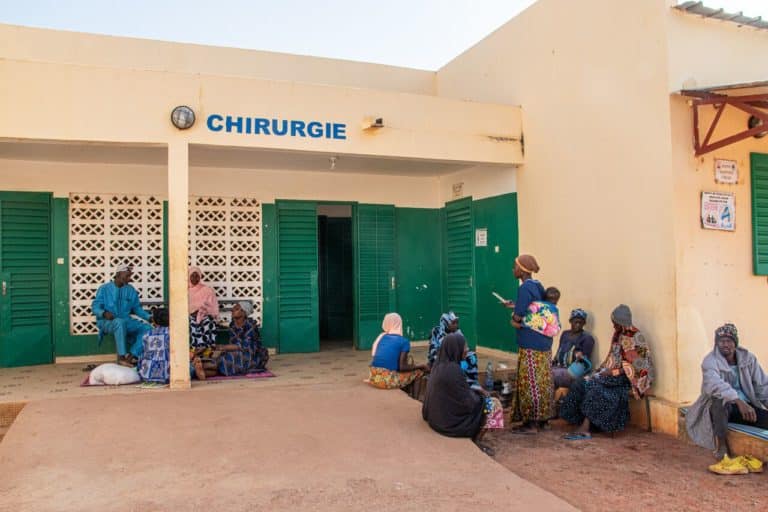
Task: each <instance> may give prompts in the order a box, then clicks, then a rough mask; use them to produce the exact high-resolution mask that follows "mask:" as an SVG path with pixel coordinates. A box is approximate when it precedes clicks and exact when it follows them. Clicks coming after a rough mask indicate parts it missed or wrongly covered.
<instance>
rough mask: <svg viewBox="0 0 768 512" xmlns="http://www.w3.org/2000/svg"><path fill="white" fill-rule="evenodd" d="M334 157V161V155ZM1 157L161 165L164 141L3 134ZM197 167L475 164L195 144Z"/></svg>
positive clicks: (387, 171) (443, 167)
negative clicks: (116, 141)
mask: <svg viewBox="0 0 768 512" xmlns="http://www.w3.org/2000/svg"><path fill="white" fill-rule="evenodd" d="M332 157H334V162H333V163H332V162H331V158H332ZM0 159H8V160H32V161H38V162H69V163H85V164H131V165H161V166H163V167H165V165H166V162H167V149H166V148H165V147H164V146H151V145H124V144H102V143H84V142H59V141H44V140H11V139H3V140H0ZM189 163H190V166H192V167H204V168H233V169H263V170H287V171H315V172H338V173H354V174H384V175H392V176H423V177H434V176H443V175H446V174H451V173H455V172H458V171H461V170H463V169H467V168H470V167H473V166H475V164H472V163H467V162H437V161H429V160H404V159H395V158H384V157H363V156H355V155H344V154H342V155H334V154H332V153H310V152H304V151H275V150H263V149H255V148H236V147H219V146H206V145H191V146H190V149H189Z"/></svg>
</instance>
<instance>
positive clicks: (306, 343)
mask: <svg viewBox="0 0 768 512" xmlns="http://www.w3.org/2000/svg"><path fill="white" fill-rule="evenodd" d="M276 208H277V254H278V261H277V268H278V284H277V286H278V301H279V304H278V316H279V329H280V352H281V353H288V352H317V351H318V350H320V320H319V319H320V317H319V308H318V286H317V204H316V203H314V202H310V201H277V202H276Z"/></svg>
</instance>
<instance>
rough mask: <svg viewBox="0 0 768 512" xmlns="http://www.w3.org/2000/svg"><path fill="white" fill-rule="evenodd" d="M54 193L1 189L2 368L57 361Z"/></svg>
mask: <svg viewBox="0 0 768 512" xmlns="http://www.w3.org/2000/svg"><path fill="white" fill-rule="evenodd" d="M51 274H52V265H51V195H50V194H45V193H28V192H0V367H9V366H25V365H33V364H46V363H52V362H53V337H52V328H51V326H52V321H51V318H52V314H51V309H52V307H51V306H52V275H51Z"/></svg>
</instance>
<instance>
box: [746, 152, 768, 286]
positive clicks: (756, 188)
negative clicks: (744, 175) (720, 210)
mask: <svg viewBox="0 0 768 512" xmlns="http://www.w3.org/2000/svg"><path fill="white" fill-rule="evenodd" d="M750 160H751V162H750V163H751V171H752V176H751V180H750V181H751V183H752V252H753V254H752V261H753V267H754V273H755V274H756V275H761V276H764V275H768V155H763V154H760V153H752V155H751V158H750Z"/></svg>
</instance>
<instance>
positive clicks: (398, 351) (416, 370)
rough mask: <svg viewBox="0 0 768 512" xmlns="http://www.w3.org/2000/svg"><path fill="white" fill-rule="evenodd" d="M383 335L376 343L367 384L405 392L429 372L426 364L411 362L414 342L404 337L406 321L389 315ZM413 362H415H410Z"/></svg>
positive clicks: (384, 322)
mask: <svg viewBox="0 0 768 512" xmlns="http://www.w3.org/2000/svg"><path fill="white" fill-rule="evenodd" d="M381 328H382V329H383V331H384V332H382V333H381V334H379V337H378V338H376V341H374V342H373V348H372V349H371V352H372V354H373V360H372V361H371V369H370V371H371V374H370V377H369V378H368V380H367V382H368V384H370V385H371V386H373V387H376V388H380V389H397V388H404V387H406V386H407V385H409V384H411V383H412V382H413V381H415V380H417V379H419V378H421V376H422V375H424V372H425V371H429V367H428V366H427V365H426V364H419V365H414V364H413V362H412V361H409V360H408V359H409V355H410V351H411V342H410V341H408V340H407V339H406V338H404V337H403V320H402V319H401V318H400V315H398V314H397V313H387V314H386V316H384V321H383V322H382V324H381ZM411 359H412V358H411Z"/></svg>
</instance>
